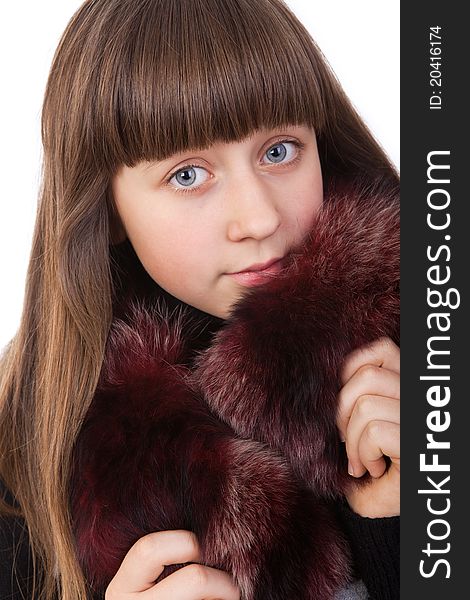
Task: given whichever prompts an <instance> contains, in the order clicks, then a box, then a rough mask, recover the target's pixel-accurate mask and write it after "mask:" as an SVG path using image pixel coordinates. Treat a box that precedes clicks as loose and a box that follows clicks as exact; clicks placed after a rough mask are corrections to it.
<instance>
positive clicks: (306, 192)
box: [288, 175, 323, 237]
mask: <svg viewBox="0 0 470 600" xmlns="http://www.w3.org/2000/svg"><path fill="white" fill-rule="evenodd" d="M322 202H323V185H322V180H321V177H319V176H317V175H311V176H310V177H305V178H304V179H302V180H301V181H299V182H297V185H296V186H295V187H294V188H293V190H292V192H291V194H290V203H289V205H288V207H289V208H288V209H289V221H290V222H291V223H292V225H293V226H294V227H295V228H296V229H297V230H298V235H299V236H300V237H303V235H304V234H305V233H307V232H308V231H309V230H310V229H311V227H312V225H313V222H314V220H315V217H316V214H317V212H318V210H319V209H320V206H321V205H322Z"/></svg>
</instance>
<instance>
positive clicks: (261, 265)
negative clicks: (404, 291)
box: [230, 256, 284, 275]
mask: <svg viewBox="0 0 470 600" xmlns="http://www.w3.org/2000/svg"><path fill="white" fill-rule="evenodd" d="M283 258H284V257H283V256H277V257H276V258H272V259H271V260H268V261H267V262H265V263H256V264H255V265H251V267H248V268H247V269H243V271H236V272H235V273H230V275H235V274H237V273H253V272H257V271H264V270H266V269H268V268H269V267H270V266H271V265H273V264H274V263H277V262H278V261H280V260H282V259H283Z"/></svg>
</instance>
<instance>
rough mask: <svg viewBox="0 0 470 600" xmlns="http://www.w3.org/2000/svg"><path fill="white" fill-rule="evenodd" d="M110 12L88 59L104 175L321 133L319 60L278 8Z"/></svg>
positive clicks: (152, 7) (186, 1)
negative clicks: (261, 138)
mask: <svg viewBox="0 0 470 600" xmlns="http://www.w3.org/2000/svg"><path fill="white" fill-rule="evenodd" d="M98 4H99V3H98ZM120 11H121V12H122V14H116V12H118V13H119V12H120ZM110 12H111V11H109V8H108V10H107V13H106V15H105V16H104V17H105V18H104V19H103V21H102V27H101V33H100V40H101V43H100V45H99V48H98V46H96V48H95V51H96V52H97V55H96V56H95V57H90V58H91V60H97V61H98V63H99V65H97V69H96V70H95V77H98V78H99V81H90V84H91V85H92V87H93V88H94V90H93V91H94V93H95V95H96V93H98V97H97V98H96V99H95V102H94V103H93V114H92V115H91V119H92V138H94V140H93V149H94V152H93V154H94V155H95V157H96V160H103V161H105V164H104V165H102V166H105V167H106V168H107V169H108V170H109V171H111V172H113V171H114V170H115V169H116V168H117V167H119V166H120V165H122V164H125V165H127V166H129V167H132V166H135V165H136V164H137V163H139V162H141V161H153V160H163V159H165V158H167V157H169V156H171V155H172V154H174V153H177V152H183V151H186V150H188V149H202V148H206V147H208V146H209V145H211V144H213V143H214V142H217V141H224V142H231V141H239V140H241V139H243V138H245V137H247V136H249V135H250V134H251V133H252V132H253V131H255V130H258V129H263V128H269V129H271V128H277V127H282V126H286V125H300V124H307V125H309V126H311V127H313V128H314V129H315V132H316V134H317V136H319V135H321V132H322V130H323V128H324V114H325V108H324V105H323V99H322V95H321V89H322V86H321V85H320V81H319V78H321V69H322V67H321V65H319V64H317V63H318V62H320V61H321V59H320V58H318V57H317V52H318V50H317V49H316V47H315V45H314V43H313V40H312V39H311V38H310V37H309V36H308V34H307V32H306V31H305V30H304V29H303V28H302V27H301V26H299V23H298V22H297V21H296V20H295V18H294V17H293V16H292V14H291V13H290V11H289V10H288V9H287V7H285V6H284V5H282V4H280V3H278V2H270V0H257V1H256V2H253V1H250V0H239V1H237V2H231V1H230V0H173V1H168V0H166V1H164V2H162V1H161V0H153V1H146V2H144V1H142V0H138V1H136V0H132V2H130V1H125V2H116V3H115V7H114V9H113V11H112V12H113V14H112V15H111V14H110ZM116 23H119V28H118V29H117V30H116V27H115V24H116ZM95 25H96V21H95ZM91 50H92V48H90V51H91ZM85 52H86V48H85ZM318 55H319V52H318ZM323 68H324V67H323ZM90 93H91V88H90ZM89 139H90V138H89ZM97 148H98V149H99V151H98V152H96V149H97Z"/></svg>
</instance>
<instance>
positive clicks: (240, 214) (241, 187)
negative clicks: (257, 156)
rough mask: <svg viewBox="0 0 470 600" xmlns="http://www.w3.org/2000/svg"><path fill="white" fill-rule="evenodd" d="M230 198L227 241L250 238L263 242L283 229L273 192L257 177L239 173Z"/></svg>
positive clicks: (228, 200)
mask: <svg viewBox="0 0 470 600" xmlns="http://www.w3.org/2000/svg"><path fill="white" fill-rule="evenodd" d="M227 195H228V199H227V206H228V207H229V208H228V219H227V237H228V238H229V240H230V241H233V242H237V241H240V240H243V239H245V238H250V237H251V238H255V239H257V240H261V239H264V238H267V237H269V236H271V235H273V233H275V232H276V231H277V229H278V228H279V226H280V225H281V217H280V215H279V212H278V211H277V209H276V203H275V198H274V193H273V190H272V189H269V187H268V186H267V185H266V184H265V183H264V182H263V181H262V180H261V178H260V177H257V176H256V174H254V173H247V172H246V171H244V172H243V174H241V173H239V174H238V177H236V178H235V179H234V181H233V182H232V185H231V186H230V189H228V190H227Z"/></svg>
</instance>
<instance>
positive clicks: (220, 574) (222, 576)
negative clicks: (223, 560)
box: [105, 529, 240, 600]
mask: <svg viewBox="0 0 470 600" xmlns="http://www.w3.org/2000/svg"><path fill="white" fill-rule="evenodd" d="M198 560H200V551H199V545H198V542H197V539H196V536H195V535H194V534H193V533H192V532H191V531H185V530H181V529H178V530H174V531H159V532H155V533H150V534H149V535H146V536H144V537H142V538H140V539H139V540H137V542H136V543H135V544H134V545H133V546H132V548H131V549H130V550H129V552H128V553H127V554H126V556H125V558H124V560H123V561H122V563H121V566H120V567H119V570H118V572H117V573H116V575H115V576H114V578H113V580H112V581H111V583H110V584H109V586H108V587H107V589H106V594H105V600H131V599H133V600H137V599H138V598H141V600H211V599H214V600H216V599H217V600H239V599H240V590H239V589H238V588H237V587H236V585H235V583H234V581H233V579H232V578H231V577H230V575H229V574H228V573H225V572H224V571H219V570H217V569H213V568H211V567H206V566H204V565H200V564H191V565H187V566H186V567H182V568H181V569H179V570H178V571H175V572H174V573H172V574H171V575H169V576H168V577H166V578H165V579H163V580H162V581H160V582H159V583H157V584H155V580H156V579H157V578H158V577H159V575H160V573H161V572H162V571H163V569H164V567H165V565H174V564H179V563H186V562H197V561H198Z"/></svg>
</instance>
